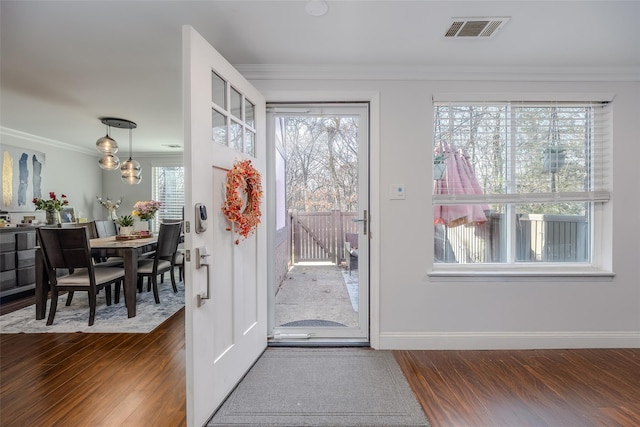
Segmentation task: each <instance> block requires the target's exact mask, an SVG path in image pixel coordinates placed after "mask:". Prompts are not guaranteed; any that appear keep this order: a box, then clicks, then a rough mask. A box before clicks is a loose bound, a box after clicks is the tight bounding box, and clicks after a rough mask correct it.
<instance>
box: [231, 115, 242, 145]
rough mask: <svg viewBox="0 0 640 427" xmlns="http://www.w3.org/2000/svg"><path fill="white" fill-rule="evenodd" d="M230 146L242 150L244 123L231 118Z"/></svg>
mask: <svg viewBox="0 0 640 427" xmlns="http://www.w3.org/2000/svg"><path fill="white" fill-rule="evenodd" d="M229 131H230V134H231V135H230V136H231V138H230V141H229V146H230V147H231V148H233V149H234V150H238V151H240V152H242V148H243V147H242V125H241V124H240V123H238V122H236V121H235V120H231V126H230V129H229Z"/></svg>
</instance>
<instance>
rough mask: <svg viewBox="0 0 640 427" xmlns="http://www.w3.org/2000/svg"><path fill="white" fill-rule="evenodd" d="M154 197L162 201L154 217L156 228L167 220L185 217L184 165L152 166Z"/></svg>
mask: <svg viewBox="0 0 640 427" xmlns="http://www.w3.org/2000/svg"><path fill="white" fill-rule="evenodd" d="M151 174H152V180H153V189H152V191H153V199H154V200H157V201H159V202H160V209H159V211H158V213H157V214H156V216H155V218H154V225H153V226H154V229H155V230H158V229H159V224H160V222H162V221H165V220H176V219H179V220H183V219H184V167H182V166H154V167H152V171H151Z"/></svg>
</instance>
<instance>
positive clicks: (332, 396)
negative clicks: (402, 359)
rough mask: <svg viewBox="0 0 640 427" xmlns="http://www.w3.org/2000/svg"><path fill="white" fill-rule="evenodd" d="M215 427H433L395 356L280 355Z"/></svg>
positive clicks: (250, 377) (235, 395)
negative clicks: (430, 425) (430, 426)
mask: <svg viewBox="0 0 640 427" xmlns="http://www.w3.org/2000/svg"><path fill="white" fill-rule="evenodd" d="M208 425H209V426H245V427H258V426H260V427H293V426H315V427H329V426H331V427H337V426H368V427H376V426H406V427H409V426H422V427H427V426H429V422H428V421H427V418H426V417H425V415H424V412H423V410H422V408H421V407H420V405H419V403H418V401H417V400H416V398H415V396H414V395H413V392H412V391H411V389H410V387H409V385H408V383H407V380H406V379H405V377H404V375H403V373H402V371H401V369H400V367H399V366H398V363H397V362H396V361H395V359H394V357H393V354H392V353H391V351H379V350H369V349H345V348H335V349H274V348H269V349H268V350H267V351H265V353H264V354H263V355H262V356H261V357H260V359H258V361H257V362H256V364H255V365H254V366H253V368H251V370H250V371H249V372H248V373H247V375H246V376H245V378H244V379H243V380H242V381H241V382H240V384H239V385H238V386H237V387H236V389H235V390H234V391H233V392H232V393H231V395H230V396H229V398H228V399H227V400H226V401H225V402H224V403H223V404H222V406H221V407H220V409H219V410H218V411H217V412H216V414H215V415H214V416H213V417H212V419H211V420H210V421H209V424H208Z"/></svg>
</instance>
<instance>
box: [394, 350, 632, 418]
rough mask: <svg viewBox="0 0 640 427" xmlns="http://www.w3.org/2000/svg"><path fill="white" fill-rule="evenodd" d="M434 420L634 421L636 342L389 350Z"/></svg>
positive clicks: (427, 412) (425, 409) (426, 411)
mask: <svg viewBox="0 0 640 427" xmlns="http://www.w3.org/2000/svg"><path fill="white" fill-rule="evenodd" d="M394 353H395V356H396V360H398V363H399V364H400V366H401V367H402V369H403V371H404V372H405V375H406V376H407V379H408V380H409V383H410V385H411V388H412V389H413V391H414V393H415V394H416V396H417V398H418V400H419V402H420V404H421V405H422V407H423V409H424V411H425V413H426V414H427V417H428V418H429V420H430V421H431V423H432V425H433V426H434V427H437V426H455V427H463V426H473V427H477V426H492V427H493V426H505V427H512V426H514V427H526V426H531V427H546V426H549V427H559V426H567V427H588V426H603V427H604V426H606V427H612V426H624V427H636V426H640V349H585V350H520V351H495V350H486V351H396V352H394Z"/></svg>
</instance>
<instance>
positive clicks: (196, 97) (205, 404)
mask: <svg viewBox="0 0 640 427" xmlns="http://www.w3.org/2000/svg"><path fill="white" fill-rule="evenodd" d="M183 73H184V74H183V85H184V86H183V97H184V129H185V138H184V165H185V219H186V221H188V227H187V228H186V231H187V232H186V235H185V236H186V238H185V248H186V249H187V250H188V251H189V257H188V258H189V260H190V262H187V263H186V266H187V271H186V304H185V305H186V317H185V323H186V354H187V424H188V425H189V426H201V425H203V424H204V423H205V422H206V421H207V420H208V419H209V417H210V416H211V415H212V414H213V412H214V411H215V410H216V409H217V408H218V406H220V404H221V403H222V402H223V400H224V399H225V397H226V396H227V395H228V394H229V393H230V392H231V390H232V389H233V388H234V386H235V385H236V384H237V383H238V382H239V381H240V380H241V379H242V377H243V375H244V374H245V373H246V372H247V371H248V370H249V368H250V367H251V366H252V364H253V363H254V362H255V360H256V359H257V358H258V357H259V356H260V355H261V353H262V352H263V351H264V349H265V348H266V346H267V265H266V258H267V257H266V230H265V227H264V225H260V226H259V228H258V230H257V232H256V233H255V234H254V235H252V236H250V237H248V238H247V239H243V238H242V237H240V238H239V236H238V234H236V233H235V232H234V231H233V226H232V223H231V222H229V221H228V220H227V218H226V217H225V215H224V214H223V213H222V210H221V207H222V204H223V202H224V200H225V184H226V174H227V171H228V170H230V169H231V168H232V167H233V165H234V162H236V161H238V160H245V159H250V160H251V162H252V164H253V166H254V167H255V169H257V170H258V171H259V172H260V173H261V174H262V176H263V188H264V178H265V176H264V175H265V170H266V155H265V154H266V153H265V147H266V144H265V101H264V97H263V96H262V95H261V94H260V93H259V92H258V91H257V90H256V89H255V88H254V87H253V86H251V84H249V82H247V81H246V80H245V79H244V78H243V77H242V75H240V73H238V72H237V71H236V70H235V69H234V68H233V67H232V66H231V65H230V64H229V63H228V62H227V61H226V60H225V59H224V58H223V57H222V56H221V55H220V54H219V53H218V52H217V51H216V50H215V49H214V48H213V47H212V46H211V45H209V43H208V42H207V41H206V40H205V39H204V38H202V36H200V35H199V34H198V33H197V32H196V31H195V30H194V29H193V28H191V27H189V26H185V27H184V28H183ZM198 204H202V205H203V206H205V207H206V210H207V227H206V230H204V231H201V230H197V229H198V227H197V225H198V222H197V221H196V205H198ZM198 206H199V205H198ZM262 207H263V208H262V212H266V209H265V208H264V198H263V199H262ZM198 213H199V210H198ZM263 222H264V223H266V221H263ZM230 228H231V230H230ZM198 231H201V232H198ZM236 240H239V241H238V243H237V244H236ZM198 254H200V255H202V256H201V257H198V256H197V255H198ZM196 258H198V260H197V259H196ZM196 261H201V263H200V264H201V265H200V268H197V266H198V264H199V263H198V262H196ZM205 264H206V265H205ZM207 297H208V298H207Z"/></svg>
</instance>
